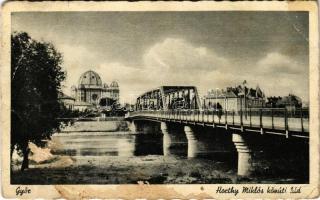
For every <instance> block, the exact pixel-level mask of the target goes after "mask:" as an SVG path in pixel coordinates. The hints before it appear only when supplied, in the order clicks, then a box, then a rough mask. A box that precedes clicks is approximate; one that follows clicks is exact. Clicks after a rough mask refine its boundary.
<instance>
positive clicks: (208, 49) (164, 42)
mask: <svg viewBox="0 0 320 200" xmlns="http://www.w3.org/2000/svg"><path fill="white" fill-rule="evenodd" d="M12 31H25V32H27V33H29V35H30V36H31V37H32V38H33V39H36V40H39V41H46V42H51V43H52V44H53V45H54V46H55V47H56V49H57V50H58V51H59V52H61V53H62V55H63V60H64V62H63V69H64V70H65V71H66V72H67V78H66V80H65V81H64V83H63V85H64V86H63V91H64V92H65V93H66V94H70V93H71V91H70V87H71V86H72V85H77V83H78V79H79V77H80V75H81V74H82V73H84V72H85V71H87V70H93V71H96V72H97V73H98V74H99V75H100V76H101V79H102V81H103V82H105V83H107V84H110V83H111V82H112V81H113V80H115V81H117V82H118V83H119V85H120V101H121V102H128V103H133V102H134V101H135V98H136V97H137V96H138V95H140V94H142V93H143V92H145V91H147V90H150V89H153V88H156V87H158V86H161V85H195V86H197V88H198V90H199V93H200V94H201V95H204V94H205V93H206V92H207V91H208V90H210V89H217V88H219V89H224V88H226V87H230V86H236V85H239V84H242V82H243V81H244V80H246V81H247V86H249V87H253V88H255V87H256V86H257V85H259V87H260V88H261V89H262V91H264V93H265V94H266V96H285V95H288V94H289V93H293V94H295V95H298V96H299V97H301V98H302V99H303V100H304V101H308V99H309V85H308V82H309V78H308V77H309V45H308V43H309V32H308V13H307V12H270V11H269V12H261V11H260V12H252V11H250V12H240V11H229V12H226V11H211V12H207V11H199V12H20V13H13V14H12Z"/></svg>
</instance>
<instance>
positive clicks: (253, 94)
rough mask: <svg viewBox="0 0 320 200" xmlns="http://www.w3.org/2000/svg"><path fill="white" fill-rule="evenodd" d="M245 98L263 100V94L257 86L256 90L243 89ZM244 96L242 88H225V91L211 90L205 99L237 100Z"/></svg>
mask: <svg viewBox="0 0 320 200" xmlns="http://www.w3.org/2000/svg"><path fill="white" fill-rule="evenodd" d="M245 92H246V97H247V98H264V93H263V92H262V91H261V89H260V88H259V87H258V86H257V88H256V89H252V88H247V87H245ZM243 95H244V88H243V87H242V86H240V85H239V86H237V87H227V88H226V89H225V90H224V89H222V90H211V91H209V92H208V94H207V95H206V96H205V98H237V97H240V96H243Z"/></svg>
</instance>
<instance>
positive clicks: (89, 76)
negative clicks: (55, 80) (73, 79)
mask: <svg viewBox="0 0 320 200" xmlns="http://www.w3.org/2000/svg"><path fill="white" fill-rule="evenodd" d="M79 85H96V86H102V81H101V78H100V76H99V74H97V73H96V72H94V71H91V70H89V71H87V72H85V73H83V74H82V75H81V76H80V78H79Z"/></svg>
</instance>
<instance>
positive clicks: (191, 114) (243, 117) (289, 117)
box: [126, 108, 309, 135]
mask: <svg viewBox="0 0 320 200" xmlns="http://www.w3.org/2000/svg"><path fill="white" fill-rule="evenodd" d="M135 116H140V117H142V116H144V117H151V118H156V119H165V120H176V121H181V122H192V123H202V124H213V125H215V124H216V125H223V126H226V125H227V126H228V125H229V126H238V127H252V128H258V129H261V130H262V129H272V130H282V131H284V132H285V133H286V134H289V132H290V131H294V132H300V134H301V135H306V134H308V132H309V110H308V109H304V108H298V109H296V110H288V109H285V108H276V109H271V108H249V109H247V110H240V111H225V110H203V111H200V110H168V111H163V110H157V111H156V110H154V111H153V110H148V111H136V112H131V113H129V114H128V115H127V116H126V117H135Z"/></svg>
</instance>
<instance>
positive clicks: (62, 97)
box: [58, 92, 75, 101]
mask: <svg viewBox="0 0 320 200" xmlns="http://www.w3.org/2000/svg"><path fill="white" fill-rule="evenodd" d="M58 99H71V100H74V101H75V98H72V97H70V96H68V95H66V94H65V93H63V92H58Z"/></svg>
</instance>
